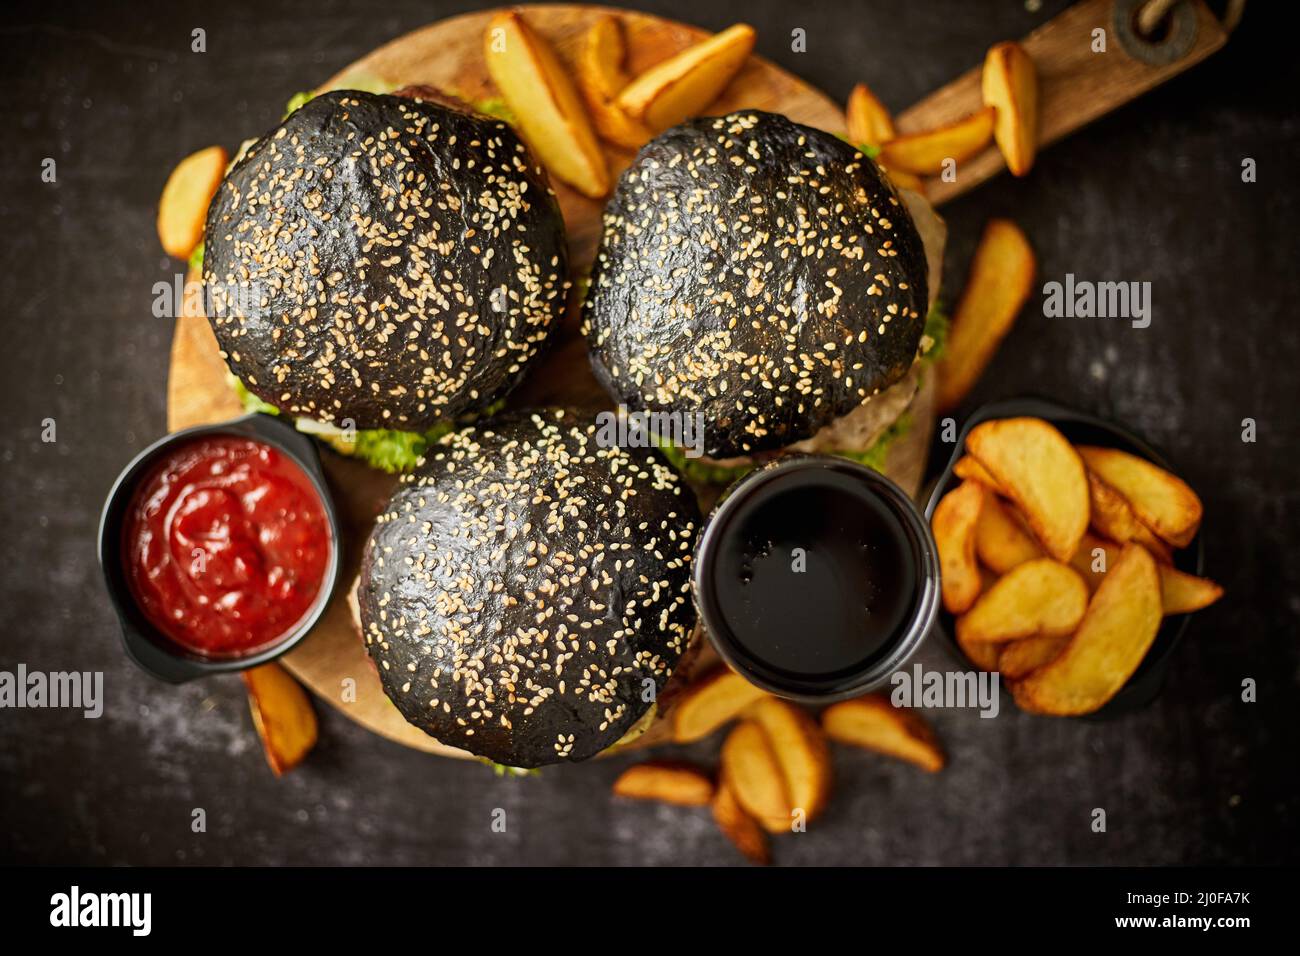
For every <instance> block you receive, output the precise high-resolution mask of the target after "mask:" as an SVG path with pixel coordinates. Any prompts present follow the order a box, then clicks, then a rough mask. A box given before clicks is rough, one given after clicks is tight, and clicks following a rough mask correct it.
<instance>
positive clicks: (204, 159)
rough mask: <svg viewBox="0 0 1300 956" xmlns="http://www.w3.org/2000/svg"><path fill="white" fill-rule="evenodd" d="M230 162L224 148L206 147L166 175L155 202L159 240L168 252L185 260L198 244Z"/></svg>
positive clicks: (178, 164)
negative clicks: (161, 189)
mask: <svg viewBox="0 0 1300 956" xmlns="http://www.w3.org/2000/svg"><path fill="white" fill-rule="evenodd" d="M229 161H230V158H229V157H228V156H227V155H226V151H225V150H224V149H222V148H221V147H220V146H209V147H208V148H207V149H201V150H199V151H198V152H197V153H191V154H190V155H189V156H186V157H185V158H184V159H182V160H181V161H180V162H179V163H177V164H176V168H175V169H173V170H172V172H171V175H170V176H168V177H167V184H166V185H165V186H163V191H162V199H160V200H159V202H158V239H159V241H160V242H162V247H163V250H164V251H165V252H166V253H167V255H169V256H175V257H176V258H177V259H187V258H189V255H190V253H192V252H193V251H194V250H195V248H196V247H197V246H198V244H199V240H201V239H202V238H203V221H204V220H205V219H207V216H208V204H209V203H210V202H212V197H213V196H215V195H216V193H217V187H219V186H220V185H221V179H222V177H223V176H225V174H226V164H227V163H228V162H229Z"/></svg>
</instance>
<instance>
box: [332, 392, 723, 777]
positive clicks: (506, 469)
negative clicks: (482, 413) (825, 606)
mask: <svg viewBox="0 0 1300 956" xmlns="http://www.w3.org/2000/svg"><path fill="white" fill-rule="evenodd" d="M597 435H598V428H597V426H596V424H595V422H594V420H593V418H592V417H591V416H588V415H584V414H582V413H579V412H575V411H571V410H563V409H546V410H541V411H532V412H513V413H507V414H504V415H499V416H496V417H494V418H490V419H487V420H484V421H483V422H480V423H478V424H476V425H474V426H472V427H469V428H466V429H464V430H462V431H458V432H453V433H452V434H450V435H448V436H446V437H445V438H444V439H442V441H441V442H440V444H439V445H438V446H435V447H434V448H433V449H431V450H430V451H429V452H428V454H426V456H425V458H424V460H423V462H422V463H421V465H420V466H419V467H418V468H417V470H416V471H415V472H414V473H412V474H410V475H407V476H405V477H404V478H403V479H402V483H401V484H400V485H399V487H398V489H397V491H396V492H395V493H394V495H393V497H392V499H391V501H390V502H389V503H388V506H387V508H385V510H384V512H383V513H382V514H381V515H380V517H379V520H378V523H377V524H376V526H375V529H374V531H373V533H372V534H371V537H370V540H369V542H368V543H367V546H366V549H365V554H364V557H363V559H362V565H361V575H360V579H359V584H358V588H357V601H358V604H359V613H360V623H361V629H362V634H363V636H364V639H365V642H366V648H367V650H368V651H369V653H370V656H371V657H372V658H373V659H374V661H375V663H376V664H377V666H378V669H379V675H380V677H381V679H382V681H383V685H384V690H385V692H386V693H387V694H388V696H389V698H391V699H392V701H393V703H394V704H396V705H397V707H398V709H399V710H400V711H401V712H402V714H403V715H404V716H405V717H406V719H407V720H408V721H410V722H411V723H413V724H415V725H416V726H417V727H420V728H421V729H423V730H424V731H426V732H427V733H429V734H430V735H432V736H433V737H435V738H436V739H437V740H438V741H439V742H441V743H443V744H447V745H449V746H455V747H461V748H464V749H465V750H468V751H470V752H471V753H475V754H478V755H480V756H482V757H486V758H488V759H490V760H493V761H495V762H497V763H501V764H506V765H509V766H514V767H537V766H541V765H543V764H550V763H558V762H567V761H577V760H584V759H586V758H588V757H591V756H593V755H595V754H597V753H599V752H600V751H602V750H604V749H606V748H607V747H609V746H611V745H612V744H614V743H616V742H617V741H618V740H619V739H620V738H621V737H623V736H624V734H626V733H627V731H628V730H629V729H631V728H632V727H633V725H634V724H636V722H637V721H638V720H639V719H640V718H641V717H642V716H643V715H644V714H645V713H646V711H647V710H648V709H649V707H650V705H651V703H652V702H653V701H654V700H655V699H656V697H657V695H658V692H659V691H660V690H662V688H663V686H664V684H665V683H666V681H667V680H668V677H669V675H670V674H671V673H672V670H673V667H674V665H675V664H676V663H677V661H678V659H679V658H680V657H681V655H682V653H683V652H684V651H685V650H686V646H687V642H688V641H689V639H690V635H691V631H692V629H693V627H694V623H695V615H694V610H693V607H692V604H691V597H690V556H691V551H692V548H693V546H694V542H695V537H696V532H697V529H698V527H699V524H700V515H699V510H698V507H697V505H696V502H695V498H694V496H693V494H692V493H691V491H690V489H689V488H688V487H687V486H686V485H685V484H684V483H683V482H682V480H681V479H680V477H679V476H678V474H677V472H676V471H675V470H674V469H673V468H672V466H670V465H669V464H668V463H667V460H666V459H665V458H664V457H663V455H662V453H661V452H659V451H658V449H653V448H651V449H624V448H620V447H601V445H600V443H599V441H598V438H597Z"/></svg>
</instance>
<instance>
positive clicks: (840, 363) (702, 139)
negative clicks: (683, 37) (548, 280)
mask: <svg viewBox="0 0 1300 956" xmlns="http://www.w3.org/2000/svg"><path fill="white" fill-rule="evenodd" d="M928 278H929V277H928V274H927V265H926V257H925V250H924V248H923V246H922V242H921V238H920V236H919V235H918V232H917V229H916V226H915V225H914V223H913V221H912V218H911V216H910V214H909V213H908V210H907V208H906V207H905V206H904V204H903V202H902V200H901V199H900V198H899V197H898V195H897V193H896V192H895V191H894V189H893V188H892V187H891V186H890V185H889V183H888V182H887V181H886V180H885V178H884V176H883V175H882V174H881V173H880V171H879V169H878V168H877V167H876V165H875V164H874V163H873V162H872V161H871V160H869V159H868V158H867V157H866V156H864V155H863V154H862V153H860V152H859V151H858V150H856V149H855V148H854V147H853V146H851V145H850V144H848V143H846V142H844V141H843V140H840V139H839V138H837V137H835V136H833V135H831V134H829V133H825V132H822V131H820V130H815V129H811V128H809V127H807V126H800V125H799V124H797V123H792V122H791V121H790V120H788V119H786V118H785V117H784V116H778V115H775V114H771V113H764V112H759V111H756V110H745V111H742V112H738V113H732V114H730V115H728V116H722V117H708V118H703V119H697V120H692V121H690V122H687V123H683V124H681V125H680V126H676V127H673V128H672V129H670V130H668V131H667V132H665V133H663V134H662V135H660V136H659V137H657V138H656V139H654V140H652V141H651V142H650V143H648V144H647V145H646V146H644V147H643V148H642V149H641V151H640V152H639V153H638V154H637V157H636V159H635V161H634V162H633V163H632V165H631V166H630V167H629V168H628V169H627V170H626V171H625V172H624V173H623V176H622V177H621V178H620V180H619V182H618V186H617V188H616V190H615V192H614V196H613V198H612V199H611V200H610V202H609V204H608V206H606V209H605V218H604V235H603V238H602V240H601V244H600V248H599V251H598V252H597V255H596V262H595V265H594V267H593V270H592V276H591V284H590V288H589V291H588V294H587V300H586V303H585V307H584V316H583V330H584V332H585V333H586V335H587V340H588V343H589V346H590V350H591V363H592V368H593V370H594V371H595V373H596V377H597V378H599V379H600V380H601V382H602V383H603V384H604V385H605V387H606V388H607V389H608V391H609V392H610V393H611V394H612V395H613V396H614V397H615V398H616V399H618V400H619V401H620V402H623V403H626V404H627V405H628V406H629V407H631V408H636V409H646V410H650V411H656V412H657V411H669V412H677V413H681V414H690V413H695V412H700V413H702V414H703V419H704V423H705V441H704V451H705V454H706V455H708V456H710V457H711V458H716V459H724V458H731V457H734V456H743V455H750V454H753V453H756V452H763V451H768V450H773V449H779V448H783V447H785V446H786V445H789V444H792V443H794V442H796V441H800V440H802V439H806V438H810V437H811V436H812V435H814V434H815V433H816V432H817V431H818V430H819V429H821V428H822V427H823V426H825V425H827V424H829V423H830V422H832V421H833V420H835V419H837V418H839V417H840V416H843V415H846V414H848V413H850V412H852V411H853V410H854V409H856V408H858V407H859V406H861V405H862V404H863V403H864V402H866V401H868V400H869V399H870V398H871V397H872V396H874V395H876V394H878V393H879V392H881V391H882V390H884V389H886V388H888V387H889V386H890V385H892V384H894V383H895V382H898V381H899V380H900V379H902V378H903V377H904V376H905V375H906V374H907V372H908V370H909V369H910V368H911V366H912V363H913V361H914V360H915V358H916V354H917V347H918V345H919V344H920V341H921V334H922V330H923V328H924V325H925V315H926V311H927V292H928V289H927V283H928ZM936 281H937V278H936Z"/></svg>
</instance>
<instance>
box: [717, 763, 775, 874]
mask: <svg viewBox="0 0 1300 956" xmlns="http://www.w3.org/2000/svg"><path fill="white" fill-rule="evenodd" d="M713 821H714V822H715V823H717V825H718V829H720V830H721V831H722V832H723V834H724V835H725V836H726V837H727V839H728V840H730V841H731V842H732V843H733V844H735V847H736V849H737V850H739V851H740V852H741V853H742V854H744V856H745V859H747V860H749V862H750V863H757V864H759V865H760V866H766V865H767V864H768V863H771V862H772V853H771V850H770V849H769V847H768V842H767V834H766V833H764V832H763V828H762V827H761V826H759V825H758V821H757V820H755V819H754V818H753V817H751V816H750V815H749V814H748V813H747V812H746V811H745V808H744V807H742V806H741V805H740V801H739V800H737V799H736V794H735V792H734V791H733V790H732V789H731V787H730V786H728V784H727V781H726V780H725V778H724V779H723V780H722V781H721V782H720V783H719V784H718V792H717V793H716V794H715V795H714V797H713Z"/></svg>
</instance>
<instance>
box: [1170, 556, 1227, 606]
mask: <svg viewBox="0 0 1300 956" xmlns="http://www.w3.org/2000/svg"><path fill="white" fill-rule="evenodd" d="M1221 597H1223V588H1222V587H1220V586H1219V585H1217V584H1215V583H1214V582H1213V581H1211V580H1210V579H1209V578H1198V577H1197V576H1196V575H1194V574H1188V573H1187V572H1185V571H1179V570H1178V569H1177V568H1171V567H1167V566H1165V565H1161V566H1160V606H1161V609H1162V610H1163V611H1164V613H1165V614H1166V615H1170V614H1188V613H1190V612H1191V611H1199V610H1200V609H1201V608H1204V607H1209V606H1210V605H1211V604H1213V603H1214V602H1215V601H1217V600H1218V599H1219V598H1221Z"/></svg>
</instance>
